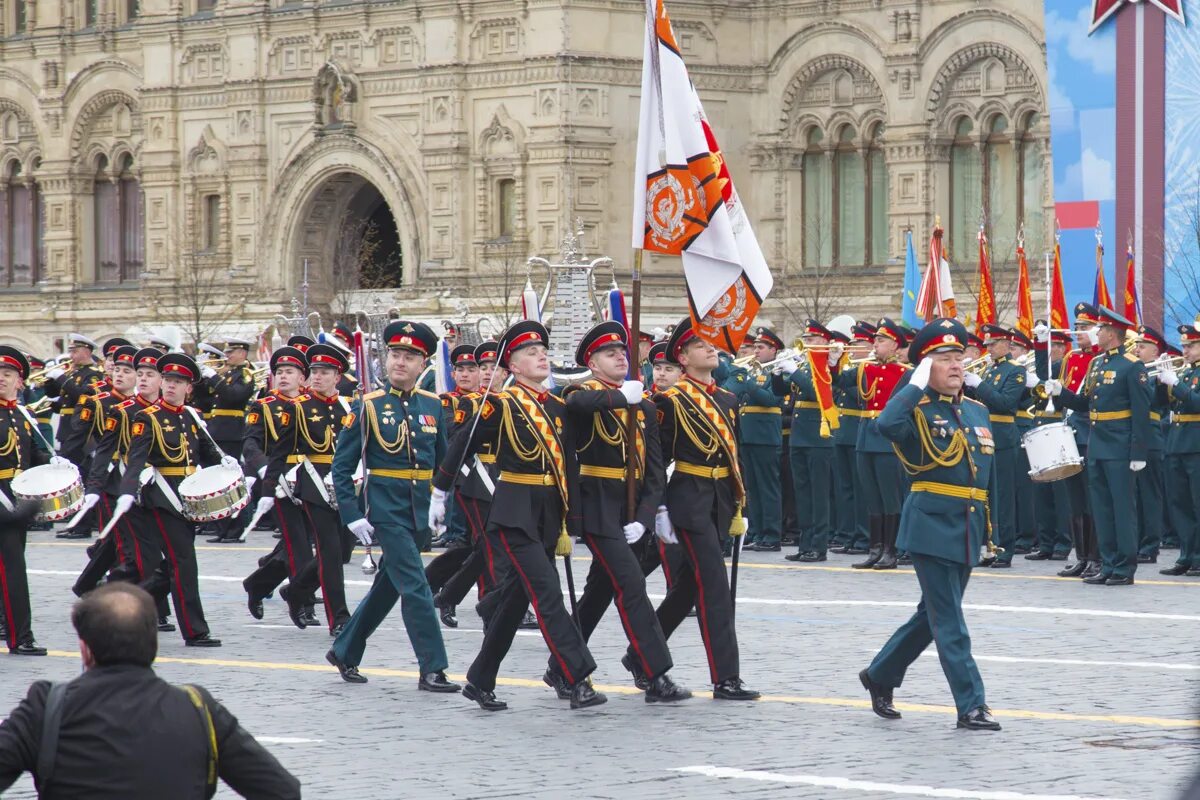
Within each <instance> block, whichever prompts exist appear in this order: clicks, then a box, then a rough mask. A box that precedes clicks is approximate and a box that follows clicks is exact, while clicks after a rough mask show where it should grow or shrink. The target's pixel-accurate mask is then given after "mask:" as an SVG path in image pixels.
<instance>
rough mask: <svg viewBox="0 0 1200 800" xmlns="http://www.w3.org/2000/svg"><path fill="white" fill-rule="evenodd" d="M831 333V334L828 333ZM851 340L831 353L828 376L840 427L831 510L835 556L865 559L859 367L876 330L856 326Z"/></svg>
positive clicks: (836, 437)
mask: <svg viewBox="0 0 1200 800" xmlns="http://www.w3.org/2000/svg"><path fill="white" fill-rule="evenodd" d="M831 333H834V332H833V331H831ZM850 333H851V338H850V342H849V344H848V345H847V349H846V350H845V351H843V352H838V351H836V350H831V351H830V357H829V372H830V377H831V379H832V381H833V401H834V403H836V404H837V407H838V418H839V423H840V424H839V425H838V429H837V430H836V431H834V432H833V456H834V462H833V463H834V481H833V485H834V499H835V505H834V510H835V512H836V514H837V519H838V523H837V529H838V531H839V532H840V533H841V534H842V542H841V544H840V546H839V547H836V548H831V549H832V550H833V552H835V553H844V554H846V555H853V556H861V555H866V554H867V552H868V550H867V548H868V546H869V544H870V539H869V537H868V533H867V532H868V526H867V505H866V500H865V498H866V490H865V489H863V487H862V476H861V475H860V474H859V472H858V463H857V445H858V430H859V428H860V427H861V426H862V424H863V399H862V395H860V394H859V392H858V385H857V380H856V378H857V372H858V366H857V365H858V364H859V363H862V362H863V361H864V360H865V359H866V358H867V356H868V355H869V354H870V352H871V346H872V344H873V341H874V336H875V326H874V325H871V324H870V323H868V322H856V323H855V324H854V325H853V326H852V327H851V329H850Z"/></svg>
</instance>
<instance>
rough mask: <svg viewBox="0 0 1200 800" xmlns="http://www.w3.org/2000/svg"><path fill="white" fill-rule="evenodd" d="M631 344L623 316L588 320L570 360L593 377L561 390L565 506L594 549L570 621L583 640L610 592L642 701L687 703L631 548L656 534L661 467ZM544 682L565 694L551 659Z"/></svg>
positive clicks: (654, 422) (654, 421)
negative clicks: (571, 477) (569, 491)
mask: <svg viewBox="0 0 1200 800" xmlns="http://www.w3.org/2000/svg"><path fill="white" fill-rule="evenodd" d="M628 348H629V335H628V333H627V332H626V328H625V326H624V325H623V324H621V323H620V322H614V321H612V320H609V321H607V322H601V323H600V324H599V325H596V326H594V327H593V328H592V329H591V330H590V331H588V332H587V333H586V334H584V336H583V339H582V340H581V341H580V342H579V346H578V348H577V349H576V351H575V361H576V363H577V364H579V366H581V367H587V368H588V369H589V370H590V371H591V374H592V377H591V378H590V379H589V380H586V381H584V382H583V383H581V384H579V385H577V386H572V387H568V388H567V390H566V391H564V392H563V395H564V399H565V400H566V405H567V415H568V419H569V424H568V425H567V430H568V435H567V436H566V437H565V441H564V445H566V446H567V447H568V448H569V449H571V450H573V451H574V454H575V455H576V456H577V457H578V459H579V483H578V484H577V487H578V491H577V493H576V494H575V495H574V496H572V497H571V500H570V504H571V510H570V513H571V514H573V515H574V516H576V517H577V518H578V519H579V530H581V531H582V533H583V542H584V544H586V545H587V548H588V550H590V551H591V553H592V566H591V568H590V569H589V570H588V575H587V582H586V583H585V584H584V589H583V595H582V596H581V597H580V599H579V604H578V608H577V613H576V616H575V619H576V622H577V624H578V625H579V627H580V630H581V631H582V632H583V638H584V640H585V641H586V640H587V639H588V638H589V637H590V636H591V635H592V632H593V631H594V630H595V629H596V626H597V625H598V624H599V623H600V619H601V618H602V617H603V616H604V612H605V611H606V610H607V609H608V605H609V603H611V602H613V600H614V598H615V600H616V606H617V613H618V615H619V616H620V619H621V625H622V627H623V628H624V630H625V636H626V638H628V639H629V653H627V654H626V655H625V657H624V658H622V659H621V663H622V664H623V665H624V666H625V668H626V669H628V670H629V671H630V672H631V673H632V674H633V675H634V678H635V680H640V681H641V682H644V683H646V684H648V686H647V689H646V702H647V703H670V702H676V701H679V700H686V699H687V698H689V697H691V692H689V691H687V690H686V689H682V688H680V687H679V686H676V685H675V683H674V682H673V681H672V680H671V678H670V676H668V675H667V671H668V670H669V669H670V668H671V665H672V661H671V653H670V650H669V649H668V648H667V640H666V637H665V636H663V631H662V628H661V627H660V626H659V624H658V618H657V617H656V616H655V614H654V606H653V604H651V602H650V599H649V598H648V597H647V596H646V579H645V577H644V576H643V574H642V567H641V564H640V563H639V560H638V557H637V555H636V554H635V553H634V550H633V549H632V547H631V546H633V545H637V544H640V543H642V542H643V540H645V539H647V538H650V537H652V536H653V528H654V518H655V515H656V514H657V512H658V508H659V501H660V500H661V499H662V492H663V488H664V486H665V484H666V474H665V472H664V470H663V462H662V445H661V443H660V442H659V438H658V418H657V412H656V410H655V408H654V404H653V403H651V402H650V401H649V400H646V399H645V398H644V397H643V393H642V388H643V387H642V382H641V381H640V380H632V381H631V380H625V376H626V375H628V374H629V356H628V352H629V350H628ZM630 409H636V410H635V411H633V413H634V414H636V421H635V423H634V424H635V426H636V428H635V433H634V442H633V444H632V445H631V444H630V442H629V437H628V429H627V427H626V425H627V424H628V422H627V420H628V416H627V415H628V414H629V413H630ZM630 461H632V462H633V464H634V481H635V482H636V484H637V488H636V503H637V505H636V508H635V509H634V514H633V519H629V518H628V516H627V512H628V509H627V501H628V497H627V494H626V492H627V485H628V484H627V482H626V466H625V465H626V464H627V463H629V462H630ZM631 654H632V656H631ZM545 681H546V683H548V684H549V685H551V686H553V687H554V688H555V689H556V690H557V691H558V694H559V697H562V698H563V699H567V698H569V697H570V688H569V687H568V686H567V684H566V681H565V679H564V677H563V675H562V672H561V671H560V670H559V668H558V664H557V660H556V659H555V658H554V657H553V656H551V658H550V664H549V667H548V668H547V670H546V675H545Z"/></svg>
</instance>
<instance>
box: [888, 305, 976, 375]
mask: <svg viewBox="0 0 1200 800" xmlns="http://www.w3.org/2000/svg"><path fill="white" fill-rule="evenodd" d="M881 327H882V326H881ZM966 346H967V329H966V326H964V325H963V324H962V323H961V322H959V321H958V320H956V319H947V318H945V317H943V318H940V319H935V320H933V321H932V322H930V323H929V324H927V325H926V326H925V327H924V328H921V330H919V331H917V332H916V334H914V335H913V341H912V344H911V345H909V347H908V361H909V363H910V364H913V365H916V364H917V362H919V361H920V360H921V359H922V358H924V357H925V356H928V355H932V354H933V353H939V352H952V353H961V352H962V351H963V350H965V349H966Z"/></svg>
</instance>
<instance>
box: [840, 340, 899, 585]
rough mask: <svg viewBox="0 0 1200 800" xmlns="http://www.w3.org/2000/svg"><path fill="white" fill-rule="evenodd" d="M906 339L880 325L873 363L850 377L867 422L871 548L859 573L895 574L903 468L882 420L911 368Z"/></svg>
mask: <svg viewBox="0 0 1200 800" xmlns="http://www.w3.org/2000/svg"><path fill="white" fill-rule="evenodd" d="M906 343H907V340H906V339H905V338H904V334H903V333H902V332H901V331H900V327H899V326H898V325H897V324H896V323H895V322H893V321H892V320H890V319H888V318H886V317H885V318H883V319H881V320H879V324H878V325H876V326H875V346H874V349H873V351H872V355H871V359H870V360H868V361H864V362H863V363H861V364H859V365H858V369H856V370H853V371H852V372H851V373H850V374H849V376H848V377H850V378H851V380H853V385H854V387H855V389H856V391H857V392H858V394H859V397H860V398H861V402H862V406H863V420H862V424H861V425H860V426H859V429H858V445H857V457H858V472H859V475H860V476H861V479H862V484H861V486H862V488H863V489H864V492H863V500H864V501H865V502H864V505H865V506H866V509H867V534H868V541H869V547H868V551H867V557H866V559H865V560H863V561H860V562H857V563H855V564H851V565H850V566H852V567H853V568H854V569H895V568H896V537H897V535H898V533H899V530H900V503H901V499H902V496H903V494H902V490H901V485H900V463H899V462H898V461H897V460H896V453H895V451H893V450H892V443H891V441H889V440H888V439H887V438H886V437H884V436H883V435H882V434H881V433H880V432H879V426H878V424H877V419H878V417H879V414H880V413H881V412H882V411H883V408H884V406H886V405H887V401H888V399H889V398H890V397H891V396H892V392H893V391H895V389H896V387H897V386H898V385H899V383H900V381H901V380H902V379H904V378H906V376H907V373H908V370H909V368H908V367H907V366H906V365H905V364H903V363H901V361H900V359H899V357H898V354H899V350H900V348H901V347H903V346H905V345H906Z"/></svg>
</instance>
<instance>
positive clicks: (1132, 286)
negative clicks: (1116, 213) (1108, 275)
mask: <svg viewBox="0 0 1200 800" xmlns="http://www.w3.org/2000/svg"><path fill="white" fill-rule="evenodd" d="M1124 313H1125V319H1127V320H1129V321H1130V322H1132V323H1133V324H1134V325H1140V324H1141V314H1139V313H1138V294H1137V270H1136V269H1135V267H1134V263H1133V246H1132V245H1131V246H1130V247H1129V249H1128V250H1126V251H1125V312H1124Z"/></svg>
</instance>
